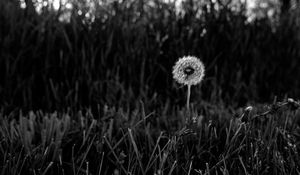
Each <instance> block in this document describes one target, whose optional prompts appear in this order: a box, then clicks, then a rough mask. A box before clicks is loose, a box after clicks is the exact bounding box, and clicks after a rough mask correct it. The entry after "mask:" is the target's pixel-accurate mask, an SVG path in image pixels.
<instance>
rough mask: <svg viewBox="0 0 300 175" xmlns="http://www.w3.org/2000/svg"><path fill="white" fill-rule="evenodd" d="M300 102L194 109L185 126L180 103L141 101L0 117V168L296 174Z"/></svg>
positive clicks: (55, 171) (10, 171) (42, 171)
mask: <svg viewBox="0 0 300 175" xmlns="http://www.w3.org/2000/svg"><path fill="white" fill-rule="evenodd" d="M203 106H204V104H203ZM299 107H300V104H299V102H297V101H293V100H291V99H290V100H288V101H285V102H274V103H273V104H272V105H269V106H261V107H254V108H253V109H252V110H249V109H248V110H244V111H243V112H242V113H240V114H238V113H236V115H233V114H232V113H231V112H229V111H224V112H223V113H221V112H220V113H218V114H216V115H217V116H214V115H212V114H204V113H201V112H199V113H197V111H194V112H193V113H194V115H193V117H194V121H193V123H192V124H191V125H186V123H185V115H183V114H184V113H185V111H184V109H177V110H174V111H173V113H172V114H168V115H167V116H165V117H164V116H162V115H161V114H162V113H149V114H146V113H145V112H144V108H143V105H142V104H141V106H140V108H138V109H136V110H135V112H132V113H128V112H126V111H123V110H122V109H118V110H116V109H114V108H108V109H106V112H105V113H103V114H102V116H101V119H100V118H97V117H96V116H93V115H92V114H91V113H90V111H89V110H87V111H86V112H79V113H75V114H71V113H58V112H55V113H51V114H50V113H49V114H46V113H45V114H44V113H42V112H41V111H36V112H32V111H31V112H29V113H28V114H26V115H23V114H22V113H20V119H19V120H16V119H11V120H7V117H8V116H3V115H1V127H0V128H1V130H0V138H1V145H0V153H1V155H2V156H1V161H0V162H1V174H216V173H218V174H229V173H230V174H297V173H299V168H300V167H299V163H300V162H299V161H300V159H299V154H298V151H299V140H298V139H299V136H300V135H299V126H298V122H299V110H298V109H299ZM208 109H209V108H208V107H206V110H205V111H209V110H208ZM212 112H214V111H212ZM164 120H167V121H164ZM222 120H223V121H222ZM175 123H176V124H175ZM161 125H165V126H164V127H166V129H162V128H163V127H162V126H161Z"/></svg>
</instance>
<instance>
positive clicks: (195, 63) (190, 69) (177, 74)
mask: <svg viewBox="0 0 300 175" xmlns="http://www.w3.org/2000/svg"><path fill="white" fill-rule="evenodd" d="M204 72H205V68H204V65H203V63H202V61H201V60H200V59H198V58H197V57H194V56H184V57H182V58H179V60H178V61H177V62H176V64H175V66H174V67H173V78H174V79H175V80H176V81H177V82H178V83H180V84H185V85H196V84H198V83H200V82H201V81H202V79H203V77H204Z"/></svg>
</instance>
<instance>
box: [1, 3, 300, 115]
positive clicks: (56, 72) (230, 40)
mask: <svg viewBox="0 0 300 175" xmlns="http://www.w3.org/2000/svg"><path fill="white" fill-rule="evenodd" d="M147 2H148V3H147ZM149 2H150V1H143V0H140V1H133V0H129V1H119V2H117V1H114V2H105V1H102V4H101V5H99V4H96V5H95V6H93V8H91V7H90V4H91V3H87V2H85V1H78V3H73V8H72V9H67V8H66V7H64V6H62V7H61V8H60V9H59V10H55V9H54V8H53V7H52V6H51V5H49V4H48V5H45V6H44V7H43V8H42V9H40V10H39V11H36V10H35V6H36V4H37V2H35V1H32V0H25V1H22V2H21V1H18V0H14V1H13V0H1V1H0V104H1V107H2V108H3V109H5V110H6V109H7V110H11V109H14V108H16V107H17V108H22V109H24V110H26V109H44V110H54V109H58V110H63V109H66V108H68V107H69V108H72V109H75V110H77V109H81V108H84V107H92V108H93V109H97V107H99V106H103V105H109V106H121V107H129V108H131V107H133V106H136V105H137V104H139V103H140V101H143V103H145V104H146V105H145V106H146V107H147V108H149V109H150V110H151V109H153V108H160V107H161V106H163V104H165V103H170V104H171V105H173V106H174V105H181V106H183V105H184V103H185V95H186V94H185V93H186V89H185V88H184V87H181V86H180V85H178V84H176V83H175V81H174V80H173V79H172V74H171V72H172V66H173V65H174V64H175V62H176V61H177V59H178V58H179V57H182V56H184V55H195V56H197V57H199V58H201V60H202V61H203V62H204V64H205V65H206V76H205V78H204V81H203V82H202V83H201V85H199V86H196V87H193V88H192V103H195V104H196V103H197V102H198V101H199V100H204V101H208V102H210V103H224V104H226V105H231V106H234V107H239V106H245V105H246V104H247V103H249V102H253V101H255V102H258V103H263V102H266V101H270V100H272V99H274V97H275V96H278V97H279V98H284V97H287V96H288V97H293V98H296V99H297V98H298V97H299V95H300V84H299V75H300V69H299V66H300V62H299V56H300V49H299V43H300V42H299V40H300V38H299V36H300V35H299V31H300V30H299V20H300V18H299V7H298V6H299V3H298V2H297V1H290V0H279V1H277V4H276V3H274V1H261V2H266V4H268V5H267V6H265V7H264V6H262V7H260V6H259V5H258V6H257V8H255V9H253V10H252V13H251V14H252V15H254V16H255V17H254V18H251V20H250V18H249V14H248V9H247V8H246V5H245V4H243V3H238V2H236V1H201V2H200V1H193V0H186V1H184V2H183V3H182V8H181V9H180V12H178V9H176V7H175V4H172V3H166V2H161V1H159V0H153V1H151V3H149ZM274 4H275V5H274ZM21 6H22V7H21ZM91 9H92V10H91ZM79 10H80V13H78V11H79ZM270 10H272V12H273V15H272V16H270V15H269V16H268V12H269V11H270ZM66 14H67V15H69V17H65V18H63V16H64V15H66ZM87 14H88V15H87Z"/></svg>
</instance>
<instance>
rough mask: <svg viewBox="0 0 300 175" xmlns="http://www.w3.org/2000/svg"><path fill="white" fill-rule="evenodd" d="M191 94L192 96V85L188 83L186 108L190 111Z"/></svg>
mask: <svg viewBox="0 0 300 175" xmlns="http://www.w3.org/2000/svg"><path fill="white" fill-rule="evenodd" d="M190 96H191V85H190V84H189V85H188V90H187V99H186V108H187V110H188V111H190Z"/></svg>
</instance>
